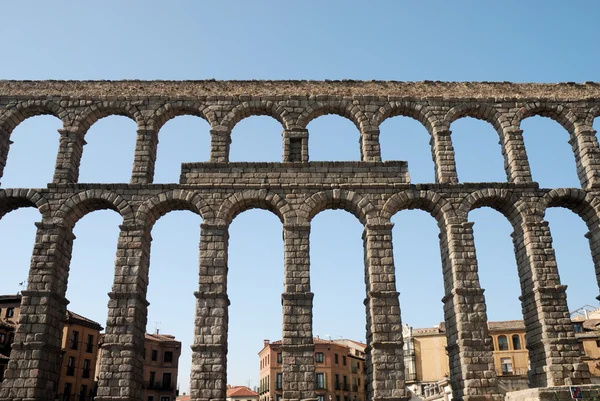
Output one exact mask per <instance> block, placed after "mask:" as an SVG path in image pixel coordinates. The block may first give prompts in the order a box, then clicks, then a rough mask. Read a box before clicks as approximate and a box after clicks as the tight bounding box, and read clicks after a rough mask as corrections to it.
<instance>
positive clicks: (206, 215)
mask: <svg viewBox="0 0 600 401" xmlns="http://www.w3.org/2000/svg"><path fill="white" fill-rule="evenodd" d="M174 210H189V211H191V212H193V213H196V214H198V215H200V217H201V218H202V219H203V220H213V219H214V217H215V216H214V212H213V210H212V208H211V207H210V205H209V204H208V203H207V202H206V201H205V200H204V199H203V198H202V197H201V196H200V195H199V194H197V193H196V192H193V191H187V190H185V189H173V190H170V191H167V192H162V193H160V194H157V195H155V196H153V197H152V198H150V199H148V200H146V201H144V203H142V204H141V205H140V207H139V208H138V210H137V213H136V221H137V222H139V223H143V224H145V226H146V227H148V228H149V229H150V228H151V227H153V226H154V223H156V221H157V220H158V219H160V218H161V217H162V216H164V215H165V214H167V213H169V212H172V211H174Z"/></svg>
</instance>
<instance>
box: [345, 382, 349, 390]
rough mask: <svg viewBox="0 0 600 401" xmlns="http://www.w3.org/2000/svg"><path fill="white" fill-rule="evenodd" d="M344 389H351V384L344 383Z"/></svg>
mask: <svg viewBox="0 0 600 401" xmlns="http://www.w3.org/2000/svg"><path fill="white" fill-rule="evenodd" d="M344 391H350V385H349V384H348V383H344Z"/></svg>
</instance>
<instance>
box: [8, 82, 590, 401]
mask: <svg viewBox="0 0 600 401" xmlns="http://www.w3.org/2000/svg"><path fill="white" fill-rule="evenodd" d="M599 99H600V85H598V84H583V85H575V84H556V85H549V84H510V83H440V82H423V83H399V82H354V81H343V82H336V81H328V82H307V81H285V82H268V81H264V82H263V81H251V82H216V81H198V82H140V81H124V82H66V81H65V82H61V81H41V82H21V81H0V178H1V175H2V172H3V169H4V166H5V164H6V160H7V155H8V151H9V147H10V143H11V142H10V134H11V133H12V131H13V129H14V128H15V127H16V126H17V125H18V124H19V123H21V122H22V121H24V120H25V119H26V118H28V117H31V116H34V115H39V114H52V115H55V116H57V117H58V118H60V119H61V120H62V121H63V128H62V129H61V130H60V135H61V136H60V144H59V149H58V155H57V162H56V168H55V172H54V179H53V183H50V184H49V185H48V187H47V188H41V189H19V188H17V189H15V188H1V189H0V217H1V216H3V215H4V214H6V213H8V212H10V211H12V210H14V209H17V208H20V207H35V208H37V209H38V210H39V211H40V213H41V215H42V221H41V222H40V223H38V232H37V236H36V240H35V246H34V252H33V256H32V259H31V269H30V274H29V280H28V289H27V291H26V292H24V293H23V306H22V309H21V311H22V314H21V318H20V327H19V330H18V332H17V335H16V342H17V343H18V345H16V346H15V347H14V349H13V353H12V359H11V362H10V363H9V368H8V371H7V372H6V380H5V381H4V383H3V385H2V388H1V389H0V400H2V401H4V400H19V401H24V400H25V399H27V400H36V401H38V400H39V401H41V400H53V399H54V395H55V383H56V381H57V378H58V376H57V369H56V366H57V363H58V361H59V359H58V358H59V357H60V354H59V353H60V346H59V345H60V335H61V334H60V333H61V328H62V324H63V321H62V320H63V318H64V315H65V314H64V309H65V307H66V303H67V301H66V300H65V298H64V297H65V293H66V282H67V277H68V270H69V263H70V259H71V248H72V245H73V239H74V236H73V234H72V230H73V227H74V225H75V223H76V222H77V221H78V220H79V219H80V218H82V217H83V216H85V215H86V214H88V213H91V212H93V211H96V210H100V209H112V210H115V211H117V212H118V213H120V214H121V216H122V217H123V224H122V225H121V233H120V236H119V241H118V246H117V255H116V260H115V278H114V284H113V287H112V291H111V292H110V301H109V314H108V318H107V325H106V339H105V340H106V349H107V352H105V353H104V356H103V360H102V367H101V371H100V388H99V390H98V399H99V400H103V401H108V400H111V401H125V400H139V398H140V397H141V389H142V386H143V382H142V376H141V362H142V356H143V333H144V331H145V328H146V316H147V306H148V303H147V301H146V287H147V284H148V271H149V254H150V246H151V240H152V239H151V230H152V227H153V225H154V223H155V222H156V221H157V220H158V219H159V218H160V217H161V216H163V215H164V214H166V213H169V212H170V211H173V210H183V209H185V210H191V211H192V212H194V213H197V214H199V215H200V216H202V218H203V221H204V223H203V224H202V227H201V241H200V245H199V247H200V267H199V272H200V275H199V283H198V291H197V293H196V297H197V310H196V318H195V333H194V344H193V346H192V350H193V356H192V359H193V361H192V378H191V396H192V399H193V400H202V401H209V400H223V399H224V398H225V388H226V383H227V380H226V368H227V332H228V323H229V322H228V307H229V299H228V295H227V270H228V268H227V264H228V256H227V255H228V249H227V248H228V227H229V224H230V223H231V221H232V220H233V219H234V218H235V217H236V216H237V215H238V214H239V213H241V212H243V211H244V210H247V209H250V208H262V209H267V210H270V211H272V212H273V213H275V214H276V215H277V216H278V217H279V219H280V220H281V222H282V225H283V237H284V247H285V249H284V258H285V259H284V264H285V274H284V277H285V278H284V280H285V282H284V292H283V294H282V312H283V327H282V334H283V344H282V350H283V364H284V367H283V390H284V394H283V398H284V399H290V400H301V399H313V398H315V393H314V384H315V383H314V362H313V351H314V344H313V333H312V299H313V293H312V292H311V287H310V260H309V245H310V244H309V234H310V223H311V220H312V218H313V217H314V216H315V215H317V214H318V213H319V212H321V211H323V210H325V209H344V210H347V211H349V212H350V213H352V214H354V215H355V216H356V217H357V219H358V220H359V221H360V222H361V223H362V224H363V225H364V227H365V231H364V235H363V240H364V248H365V283H366V288H365V310H366V316H367V333H366V334H367V343H368V347H367V351H368V352H367V363H366V365H367V371H368V392H369V398H370V399H371V400H381V401H384V400H390V401H391V400H402V399H403V398H405V397H406V394H405V392H404V368H403V358H402V343H403V339H402V328H401V324H402V322H401V318H400V305H399V303H398V293H397V292H396V286H395V281H396V277H395V267H394V260H393V253H392V224H391V223H390V219H391V217H392V216H393V215H394V214H395V213H396V212H398V211H400V210H404V209H421V210H424V211H427V212H429V213H430V214H431V215H432V216H433V217H434V218H435V219H436V221H437V222H438V224H439V227H440V248H441V254H442V265H443V277H444V283H445V296H444V299H443V302H444V315H445V322H446V328H447V337H448V338H447V339H448V355H449V359H450V376H451V377H450V381H451V384H452V388H453V391H454V399H456V400H467V401H478V400H497V399H498V398H499V397H501V396H500V395H499V392H498V389H497V380H496V375H495V371H494V366H493V359H492V344H491V341H490V338H489V336H488V334H487V315H486V307H485V297H484V291H483V289H482V288H481V287H480V285H479V278H478V273H477V259H476V257H475V245H474V240H473V230H472V223H469V222H468V221H467V215H468V212H469V211H470V210H473V209H476V208H478V207H482V206H490V207H493V208H495V209H497V210H498V211H500V212H501V213H503V214H504V215H505V216H506V217H507V219H508V220H509V221H510V222H511V224H512V225H513V228H514V233H513V241H514V244H515V253H516V257H517V264H518V268H519V277H520V279H521V289H522V303H523V313H524V320H525V324H526V330H527V339H528V349H529V353H530V362H531V371H530V374H529V380H530V382H531V385H532V386H564V385H568V384H572V383H573V384H585V383H589V381H590V378H589V372H588V370H587V365H586V364H584V363H582V361H581V358H580V356H579V352H578V350H577V344H576V341H575V338H574V335H573V333H572V330H571V328H570V326H569V314H568V310H567V307H566V296H565V287H564V286H563V285H562V284H561V283H560V278H559V276H558V270H557V266H556V260H555V257H554V252H553V249H552V245H551V244H552V242H551V234H550V231H549V228H548V225H547V223H546V222H545V221H544V213H545V210H546V209H547V208H548V207H554V206H562V207H566V208H569V209H571V210H573V211H574V212H575V213H577V214H578V215H580V216H581V217H582V218H583V219H584V221H585V222H586V223H587V225H588V227H589V229H590V233H589V234H588V238H589V241H590V247H591V250H592V256H593V259H594V263H595V265H596V272H597V275H599V276H600V242H599V241H600V230H599V228H598V227H600V224H599V223H600V220H599V216H600V213H599V203H598V197H597V195H598V191H599V184H600V183H599V178H600V169H599V166H600V149H599V146H598V141H597V139H596V136H595V131H594V130H593V128H592V123H593V119H594V118H595V117H596V116H598V115H600V100H599ZM332 113H333V114H339V115H342V116H345V117H347V118H348V119H350V120H351V121H352V122H354V124H355V125H356V127H357V129H358V130H359V131H360V144H359V145H357V146H360V151H361V161H357V162H309V160H310V155H309V153H308V140H309V135H310V133H309V132H308V131H307V129H306V127H307V125H308V123H309V122H310V121H311V120H312V119H314V118H317V117H319V116H321V115H323V114H332ZM111 114H119V115H126V116H129V117H130V118H132V119H134V120H135V121H136V123H137V127H138V129H137V138H138V140H137V145H136V149H135V154H134V158H133V160H134V163H133V168H132V174H131V181H130V184H92V183H79V182H78V175H79V174H78V173H79V165H80V161H81V158H82V156H83V155H84V154H85V149H84V148H85V147H84V144H85V140H84V138H85V134H86V132H87V130H88V129H89V127H90V126H91V125H92V124H94V123H95V122H96V121H97V120H98V119H100V118H102V117H104V116H107V115H111ZM183 114H192V115H197V116H200V117H202V118H204V119H206V120H207V121H208V122H209V124H210V125H211V129H210V134H211V152H210V155H211V156H210V160H209V161H208V162H204V163H186V164H184V165H183V166H182V175H181V181H180V182H179V183H172V184H164V185H154V184H152V181H153V177H154V165H155V160H156V146H157V143H158V135H159V132H160V128H161V127H162V126H163V125H164V124H165V123H166V122H167V121H168V120H169V119H171V118H173V117H176V116H178V115H183ZM265 114H266V115H270V116H272V117H274V118H275V119H277V120H278V121H279V122H281V124H282V128H283V132H282V139H281V140H282V148H283V149H282V163H229V147H230V143H231V130H232V129H233V127H234V126H235V124H236V123H237V122H239V121H240V120H241V119H242V118H245V117H247V116H249V115H265ZM536 114H539V115H543V116H547V117H550V118H552V119H554V120H556V121H557V122H558V123H560V124H561V125H562V126H563V127H564V128H565V129H566V130H567V131H568V133H569V136H570V140H569V143H570V145H571V147H572V149H573V152H574V156H575V160H576V162H577V172H578V175H579V178H580V181H581V188H577V189H575V188H571V189H566V188H559V189H543V188H539V186H538V185H537V183H535V182H532V178H531V171H530V168H529V162H528V160H527V156H526V153H525V148H524V144H523V136H522V131H521V129H520V123H521V121H522V120H523V119H524V118H527V117H529V116H531V115H536ZM396 115H404V116H409V117H412V118H415V119H416V120H418V121H420V122H421V123H422V124H423V125H424V126H425V127H426V128H427V130H428V131H429V133H430V134H431V141H430V143H431V147H432V157H433V160H434V163H435V169H436V170H435V171H436V182H435V183H430V184H420V185H413V184H411V183H410V178H409V174H408V173H409V167H410V166H407V165H406V163H404V162H381V154H380V144H379V126H380V124H381V123H382V122H383V121H384V120H385V119H387V118H389V117H393V116H396ZM463 116H471V117H475V118H479V119H483V120H486V121H488V122H490V123H491V124H492V125H493V126H494V127H495V129H496V131H497V132H498V135H499V139H500V144H501V147H502V152H503V155H504V157H505V169H506V176H507V182H502V183H470V184H461V183H459V178H460V177H458V176H457V174H456V168H455V161H454V150H453V146H452V134H451V131H450V125H451V123H452V122H453V121H455V120H456V119H458V118H460V117H463Z"/></svg>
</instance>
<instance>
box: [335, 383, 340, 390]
mask: <svg viewBox="0 0 600 401" xmlns="http://www.w3.org/2000/svg"><path fill="white" fill-rule="evenodd" d="M334 387H335V389H336V390H341V389H342V386H341V385H340V382H337V383H335V386H334Z"/></svg>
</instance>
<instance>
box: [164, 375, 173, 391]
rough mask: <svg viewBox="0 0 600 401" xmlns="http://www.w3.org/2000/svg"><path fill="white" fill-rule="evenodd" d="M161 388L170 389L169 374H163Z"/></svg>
mask: <svg viewBox="0 0 600 401" xmlns="http://www.w3.org/2000/svg"><path fill="white" fill-rule="evenodd" d="M162 388H163V390H170V389H171V374H170V373H163V376H162Z"/></svg>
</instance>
